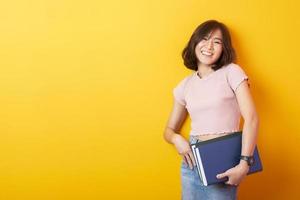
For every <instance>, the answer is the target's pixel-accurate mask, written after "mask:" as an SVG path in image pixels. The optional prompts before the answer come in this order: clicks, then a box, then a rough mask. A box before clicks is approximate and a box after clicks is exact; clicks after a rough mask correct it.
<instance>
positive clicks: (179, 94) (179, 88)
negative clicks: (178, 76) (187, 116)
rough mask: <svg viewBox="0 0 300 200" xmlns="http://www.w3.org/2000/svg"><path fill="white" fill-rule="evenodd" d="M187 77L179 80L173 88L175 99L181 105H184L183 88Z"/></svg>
mask: <svg viewBox="0 0 300 200" xmlns="http://www.w3.org/2000/svg"><path fill="white" fill-rule="evenodd" d="M187 79H188V78H187V77H186V78H184V79H183V80H181V81H180V82H179V83H178V84H177V85H176V87H175V88H174V89H173V96H174V98H175V100H176V101H177V102H178V103H180V104H181V105H184V106H185V105H186V101H185V95H184V90H185V85H186V82H187Z"/></svg>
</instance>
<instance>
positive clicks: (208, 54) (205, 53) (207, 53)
mask: <svg viewBox="0 0 300 200" xmlns="http://www.w3.org/2000/svg"><path fill="white" fill-rule="evenodd" d="M201 53H202V54H203V55H205V56H212V55H213V53H211V52H208V51H201Z"/></svg>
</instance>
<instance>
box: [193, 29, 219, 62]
mask: <svg viewBox="0 0 300 200" xmlns="http://www.w3.org/2000/svg"><path fill="white" fill-rule="evenodd" d="M222 39H223V38H222V32H221V31H220V30H219V29H216V30H214V31H212V32H210V33H209V34H208V35H206V36H205V37H204V38H203V39H202V40H201V41H200V42H199V43H198V44H197V45H196V47H195V54H196V57H197V59H198V63H199V64H204V65H208V66H209V65H213V64H214V63H215V62H217V61H218V59H219V58H220V56H221V54H222V50H223V45H222ZM199 64H198V66H199Z"/></svg>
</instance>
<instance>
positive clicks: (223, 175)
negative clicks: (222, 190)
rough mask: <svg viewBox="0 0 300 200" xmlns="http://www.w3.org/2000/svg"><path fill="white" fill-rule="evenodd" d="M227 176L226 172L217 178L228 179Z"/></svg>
mask: <svg viewBox="0 0 300 200" xmlns="http://www.w3.org/2000/svg"><path fill="white" fill-rule="evenodd" d="M226 176H227V173H226V172H224V173H222V174H218V175H217V176H216V177H217V178H219V179H220V178H224V177H226Z"/></svg>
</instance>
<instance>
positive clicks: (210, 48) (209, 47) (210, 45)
mask: <svg viewBox="0 0 300 200" xmlns="http://www.w3.org/2000/svg"><path fill="white" fill-rule="evenodd" d="M206 46H207V49H209V50H212V49H213V42H212V39H209V40H207V44H206Z"/></svg>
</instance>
